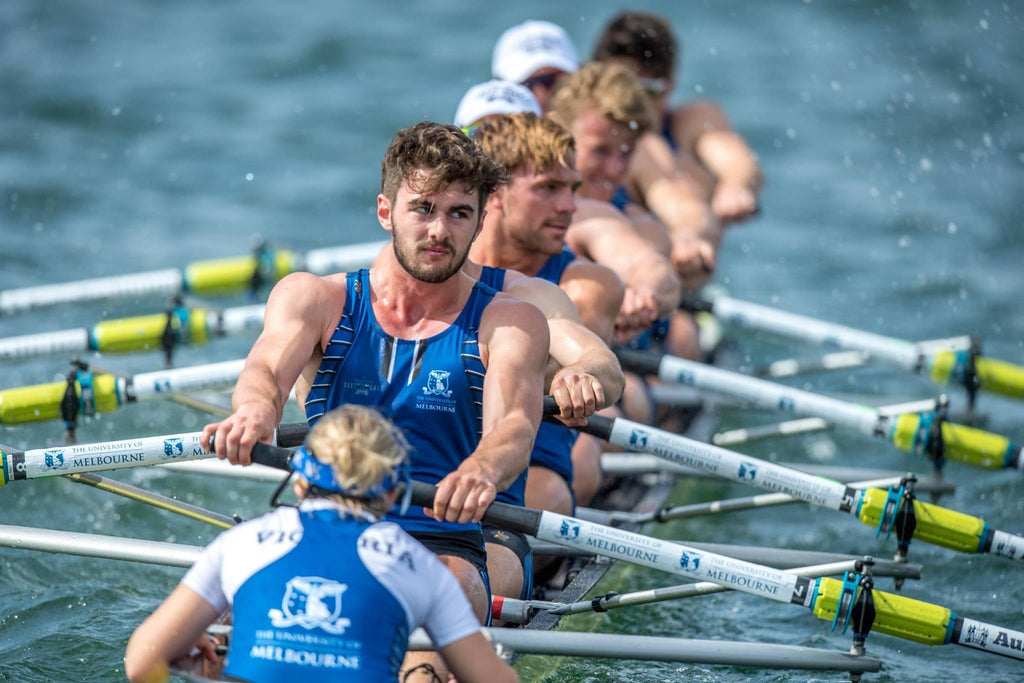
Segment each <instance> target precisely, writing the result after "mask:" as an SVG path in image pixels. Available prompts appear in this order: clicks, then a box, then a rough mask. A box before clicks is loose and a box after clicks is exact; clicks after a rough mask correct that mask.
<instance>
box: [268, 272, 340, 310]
mask: <svg viewBox="0 0 1024 683" xmlns="http://www.w3.org/2000/svg"><path fill="white" fill-rule="evenodd" d="M344 305H345V275H344V273H341V274H337V275H328V276H326V277H320V276H318V275H313V274H312V273H304V272H300V273H291V274H289V275H286V276H285V277H283V278H282V279H281V280H280V281H279V282H278V283H277V284H276V285H274V289H273V290H272V291H271V292H270V297H269V298H268V299H267V316H268V317H270V316H281V317H286V318H288V317H302V318H304V319H307V320H308V319H309V318H314V319H315V318H318V317H319V316H320V315H325V316H329V315H333V313H334V312H335V311H338V310H340V309H341V307H342V306H344ZM321 312H322V313H321Z"/></svg>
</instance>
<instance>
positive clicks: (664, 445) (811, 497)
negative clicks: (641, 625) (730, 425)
mask: <svg viewBox="0 0 1024 683" xmlns="http://www.w3.org/2000/svg"><path fill="white" fill-rule="evenodd" d="M608 441H609V443H612V444H614V445H616V446H619V447H621V448H625V449H628V450H633V451H642V452H644V453H649V454H651V455H656V456H658V457H660V458H663V459H665V460H669V461H671V462H675V463H678V464H680V465H686V466H688V467H693V468H694V469H698V470H701V471H703V472H708V473H710V474H712V475H715V476H718V477H722V478H723V479H730V480H732V481H736V482H739V483H741V484H749V485H751V486H756V487H758V488H761V489H766V490H769V491H778V492H781V493H788V494H790V495H793V496H795V497H797V498H799V499H800V500H804V501H807V502H808V503H812V504H814V505H820V506H822V507H827V508H830V509H833V510H843V511H849V510H850V509H851V507H852V505H853V504H854V502H855V501H854V500H853V499H852V496H853V490H852V489H850V488H848V487H847V486H844V485H843V484H840V483H838V482H835V481H829V480H827V479H822V478H820V477H815V476H813V475H810V474H805V473H803V472H798V471H797V470H794V469H790V468H788V467H783V466H781V465H776V464H774V463H770V462H767V461H764V460H757V459H755V458H751V457H749V456H745V455H741V454H739V453H735V452H733V451H730V450H726V449H724V448H719V447H718V446H712V445H711V444H706V443H702V442H700V441H696V440H694V439H689V438H687V437H685V436H679V435H678V434H672V433H670V432H666V431H664V430H661V429H656V428H654V427H648V426H647V425H643V424H640V423H639V422H633V421H632V420H627V419H625V418H616V419H615V420H614V422H613V424H612V429H611V434H610V435H609V438H608Z"/></svg>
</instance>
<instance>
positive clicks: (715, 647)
mask: <svg viewBox="0 0 1024 683" xmlns="http://www.w3.org/2000/svg"><path fill="white" fill-rule="evenodd" d="M484 633H485V634H486V635H487V637H488V638H489V639H490V640H491V642H493V643H496V644H498V645H501V646H502V647H504V648H508V649H510V650H513V651H515V652H519V653H522V654H536V655H555V656H561V657H586V658H588V659H593V658H612V659H637V660H642V661H658V662H680V663H688V664H710V665H719V666H743V667H761V668H771V669H806V670H814V671H817V670H821V671H849V672H850V673H851V675H853V674H855V673H856V674H861V673H866V672H872V671H879V670H881V666H882V663H881V661H880V660H878V659H876V658H874V657H871V656H870V655H854V654H850V653H848V652H835V651H831V650H821V649H817V648H810V647H803V646H798V645H777V644H774V643H745V642H739V641H732V640H692V639H689V638H666V637H658V636H633V635H623V634H617V633H593V632H590V631H587V632H573V631H532V630H529V629H521V628H490V629H484ZM409 649H410V650H433V649H435V648H434V646H433V645H432V644H431V642H430V639H429V637H428V636H427V634H426V632H425V631H423V630H422V629H417V630H415V631H413V632H412V635H411V636H410V637H409Z"/></svg>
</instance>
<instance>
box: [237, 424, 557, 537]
mask: <svg viewBox="0 0 1024 683" xmlns="http://www.w3.org/2000/svg"><path fill="white" fill-rule="evenodd" d="M291 456H292V451H291V450H289V449H287V448H281V447H280V446H271V445H269V444H265V443H258V444H256V445H255V446H253V448H252V461H253V462H254V463H256V464H258V465H266V466H267V467H273V468H275V469H279V470H289V469H291V468H290V467H289V466H288V461H289V460H290V459H291ZM436 493H437V487H436V486H434V485H433V484H428V483H426V482H423V481H413V482H412V503H413V505H421V506H423V507H428V508H429V507H433V506H434V494H436ZM540 518H541V512H540V511H539V510H531V509H529V508H524V507H520V506H518V505H509V504H507V503H491V506H490V507H489V508H487V512H486V513H485V514H484V520H485V521H487V522H490V523H491V524H495V525H497V526H503V527H505V528H506V529H513V530H515V531H519V532H522V533H524V534H530V535H534V534H536V533H537V528H538V527H539V526H540Z"/></svg>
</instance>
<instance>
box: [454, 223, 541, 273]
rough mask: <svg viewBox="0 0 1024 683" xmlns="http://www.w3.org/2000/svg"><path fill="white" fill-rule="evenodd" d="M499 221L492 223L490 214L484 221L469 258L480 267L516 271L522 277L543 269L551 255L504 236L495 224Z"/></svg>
mask: <svg viewBox="0 0 1024 683" xmlns="http://www.w3.org/2000/svg"><path fill="white" fill-rule="evenodd" d="M499 219H500V217H495V218H494V220H493V221H492V220H491V216H490V214H488V216H487V218H485V219H484V228H483V230H481V231H480V234H479V235H477V238H476V241H475V242H473V247H472V248H471V249H470V250H469V258H470V259H472V260H473V261H474V262H476V263H479V264H480V265H484V266H492V267H495V268H505V269H507V270H518V271H519V272H520V273H522V274H523V275H528V276H530V277H533V276H534V275H536V274H537V273H539V272H540V270H541V268H543V267H544V264H545V263H547V261H548V259H549V258H551V254H545V253H544V252H542V251H537V250H536V249H529V248H526V247H524V246H523V245H521V244H520V243H518V242H517V241H516V240H514V239H512V238H511V237H509V236H508V235H506V234H505V232H504V231H503V230H501V228H500V227H499V226H498V224H497V223H498V220H499Z"/></svg>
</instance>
